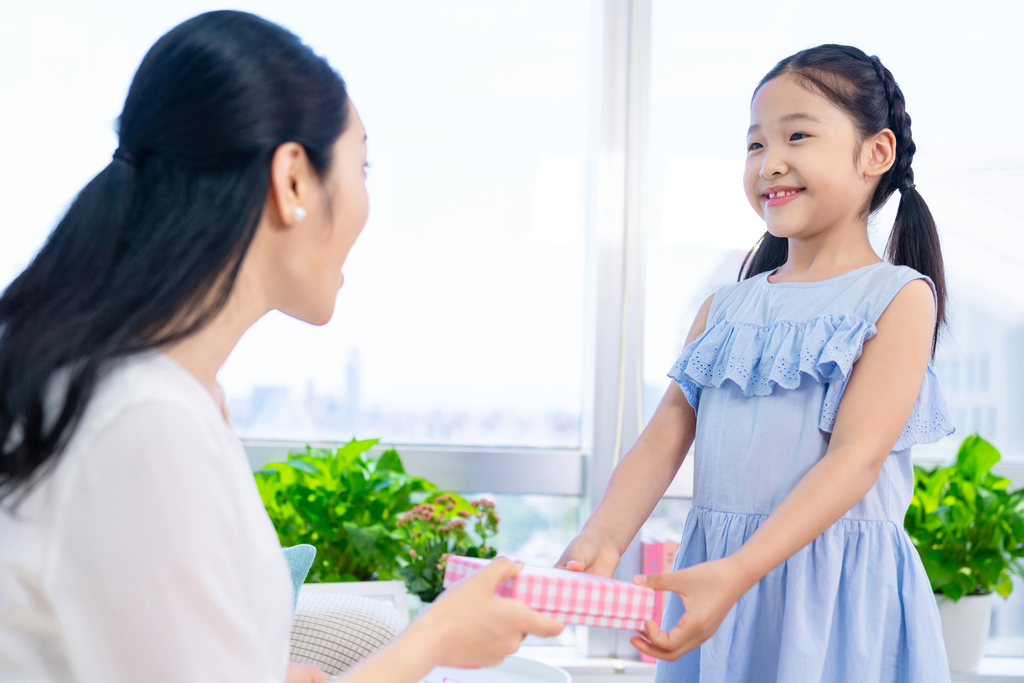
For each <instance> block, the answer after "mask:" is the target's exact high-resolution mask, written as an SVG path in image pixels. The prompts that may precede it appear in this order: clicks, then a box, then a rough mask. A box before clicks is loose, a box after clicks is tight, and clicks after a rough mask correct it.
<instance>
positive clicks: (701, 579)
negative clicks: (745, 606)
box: [629, 557, 750, 661]
mask: <svg viewBox="0 0 1024 683" xmlns="http://www.w3.org/2000/svg"><path fill="white" fill-rule="evenodd" d="M634 582H635V583H636V584H638V585H640V586H647V587H649V588H654V589H655V590H666V591H672V592H673V593H677V594H678V595H679V597H681V598H682V599H683V608H684V609H685V612H684V613H683V617H682V618H681V619H680V620H679V623H678V624H676V627H675V628H673V629H672V630H671V631H667V632H666V631H662V630H661V628H660V627H659V626H658V624H656V623H654V621H652V620H650V619H648V620H647V623H646V628H645V629H644V630H643V631H641V632H640V636H634V637H633V638H631V639H630V641H629V642H631V643H632V644H633V646H634V647H635V648H636V649H638V650H640V651H641V652H645V653H647V654H649V655H650V656H652V657H657V658H658V659H667V660H669V661H674V660H676V659H679V657H681V656H683V655H684V654H686V653H687V652H689V651H690V650H692V649H694V648H695V647H697V646H698V645H700V644H701V643H703V642H704V641H705V640H707V639H708V638H710V637H711V636H712V635H714V633H715V631H717V630H718V627H719V625H720V624H721V623H722V620H723V619H725V615H726V614H728V613H729V610H730V609H731V608H732V606H733V605H734V604H736V601H737V600H739V599H740V598H741V597H742V596H743V594H744V593H746V592H747V590H748V589H749V588H750V586H749V585H747V581H746V580H745V578H744V575H743V573H742V572H741V571H740V569H739V567H738V566H737V565H736V563H735V562H734V561H733V560H732V559H731V558H729V557H726V558H723V559H721V560H712V561H711V562H704V563H703V564H698V565H695V566H693V567H690V568H689V569H682V570H680V571H677V572H669V573H666V574H651V575H650V576H638V577H636V578H635V579H634Z"/></svg>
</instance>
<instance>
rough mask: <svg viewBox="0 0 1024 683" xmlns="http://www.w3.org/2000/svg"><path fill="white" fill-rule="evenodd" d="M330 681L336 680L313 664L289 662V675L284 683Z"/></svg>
mask: <svg viewBox="0 0 1024 683" xmlns="http://www.w3.org/2000/svg"><path fill="white" fill-rule="evenodd" d="M330 680H334V679H333V677H332V676H331V675H330V674H328V673H324V672H323V671H321V670H320V669H319V668H317V667H315V666H313V665H312V664H299V663H298V662H288V675H287V676H286V677H285V679H284V683H323V681H330Z"/></svg>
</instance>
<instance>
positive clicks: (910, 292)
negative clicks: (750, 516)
mask: <svg viewBox="0 0 1024 683" xmlns="http://www.w3.org/2000/svg"><path fill="white" fill-rule="evenodd" d="M934 325H935V297H934V294H933V293H932V290H931V287H929V285H928V284H927V283H926V282H924V281H923V280H914V281H912V282H910V283H909V284H907V285H906V286H905V287H903V289H902V290H900V292H899V293H898V294H897V295H896V297H895V298H894V299H893V300H892V302H891V303H890V304H889V306H888V308H886V310H885V312H884V313H883V314H882V316H881V317H880V318H879V319H878V322H877V323H876V326H875V327H876V330H877V334H876V335H875V336H874V337H873V338H872V339H870V340H868V341H867V342H865V344H864V350H863V353H862V355H861V357H860V359H859V360H858V361H857V363H856V364H855V366H854V370H853V373H852V374H851V376H850V381H849V384H848V385H847V387H846V391H845V393H844V395H843V399H842V402H841V403H840V406H839V414H838V415H837V417H836V423H835V427H834V429H833V432H832V437H831V440H830V442H829V447H828V451H827V452H826V453H825V456H824V457H823V458H822V459H821V460H820V461H819V462H818V464H816V465H815V466H814V467H813V468H811V470H810V471H809V472H808V473H807V474H806V475H805V476H804V477H803V479H801V480H800V482H799V483H798V484H797V485H796V486H795V487H794V488H793V490H792V491H791V492H790V493H789V495H788V496H786V498H785V499H784V500H783V501H782V503H781V504H780V505H779V507H778V508H776V509H775V511H774V512H773V513H772V514H771V515H770V516H769V517H768V519H767V520H765V522H764V524H763V525H762V526H761V528H760V529H758V530H757V531H756V532H755V533H754V534H753V535H752V536H751V537H750V538H749V539H748V540H747V542H746V543H745V544H744V545H743V547H742V548H740V549H739V550H738V551H737V552H736V553H734V554H733V555H731V556H729V557H725V558H722V559H720V560H713V561H710V562H705V563H703V564H699V565H696V566H694V567H691V568H689V569H684V570H681V571H678V572H671V573H667V574H658V575H652V576H648V577H637V583H642V584H644V585H647V586H650V587H652V588H656V589H660V590H671V591H674V592H676V593H678V594H679V595H680V597H682V599H683V606H684V608H685V610H686V611H685V613H684V614H683V617H682V619H680V620H679V624H678V625H677V626H676V627H675V628H673V629H672V630H671V631H668V632H662V631H661V629H660V628H659V627H658V625H657V624H655V623H654V622H653V621H648V622H647V628H646V630H645V631H644V633H643V635H644V636H645V637H644V638H640V637H635V638H633V639H632V642H633V644H634V645H635V646H636V647H637V648H639V649H640V650H642V651H644V652H646V653H647V654H649V655H652V656H654V657H658V658H660V659H669V660H673V659H677V658H678V657H680V656H681V655H683V654H684V653H686V652H688V651H690V650H692V649H693V648H695V647H697V646H698V645H700V644H701V643H702V642H704V641H705V640H707V639H708V638H710V637H711V635H712V634H713V633H714V632H715V630H716V629H717V628H718V626H719V624H721V623H722V620H723V619H724V618H725V616H726V614H727V613H728V611H729V609H730V608H731V607H732V605H733V604H734V603H735V602H736V601H737V600H739V598H740V597H741V596H742V595H743V594H744V593H746V592H747V590H749V589H750V588H751V587H752V586H754V585H755V584H756V583H757V582H758V581H760V580H761V578H762V577H764V576H765V574H767V573H768V572H770V571H771V570H772V569H774V568H775V567H777V566H779V565H780V564H782V563H783V562H784V561H785V560H786V559H787V558H789V557H790V556H792V555H793V554H794V553H796V552H797V551H798V550H800V549H801V548H803V547H804V546H806V545H807V544H809V543H810V542H811V541H813V540H814V539H815V538H817V537H818V536H820V535H821V534H822V533H823V532H824V531H825V530H826V529H828V528H829V527H830V526H832V524H834V523H835V522H836V520H838V519H839V518H840V517H842V516H843V515H844V514H846V512H848V511H849V510H850V508H852V507H853V506H854V505H856V504H857V503H858V502H859V501H860V500H861V499H862V498H863V497H864V496H865V495H866V494H867V492H868V491H870V490H871V487H872V486H874V485H875V481H876V480H877V479H878V473H879V472H880V471H881V469H882V465H883V464H884V463H885V460H886V458H887V457H888V456H889V453H890V451H891V450H892V447H893V445H894V444H895V443H896V440H897V439H898V438H899V436H900V434H901V433H902V431H903V429H904V427H905V426H906V424H907V420H908V419H909V417H910V413H911V410H913V407H914V403H915V402H916V401H917V396H918V394H919V393H920V390H921V383H922V382H923V381H924V375H925V371H926V369H927V366H928V360H929V358H930V355H931V345H932V332H933V329H934Z"/></svg>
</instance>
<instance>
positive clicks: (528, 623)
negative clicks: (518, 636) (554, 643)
mask: <svg viewBox="0 0 1024 683" xmlns="http://www.w3.org/2000/svg"><path fill="white" fill-rule="evenodd" d="M509 602H512V605H510V608H511V609H514V610H515V611H516V613H517V615H518V619H519V620H521V621H520V623H521V624H522V629H523V635H524V636H525V635H526V634H530V635H534V636H539V637H541V638H552V637H554V636H557V635H558V634H559V633H561V632H562V629H564V628H565V624H563V623H562V622H560V621H558V620H556V619H552V618H551V617H546V616H544V615H543V614H541V613H540V612H535V611H534V610H532V609H530V608H529V607H527V606H526V605H524V604H522V603H520V602H513V601H511V600H510V601H509Z"/></svg>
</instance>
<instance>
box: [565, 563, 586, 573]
mask: <svg viewBox="0 0 1024 683" xmlns="http://www.w3.org/2000/svg"><path fill="white" fill-rule="evenodd" d="M565 568H566V569H568V570H569V571H571V572H581V571H583V570H584V569H586V567H585V566H584V564H583V563H582V562H580V561H579V560H569V561H568V562H566V563H565Z"/></svg>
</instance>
